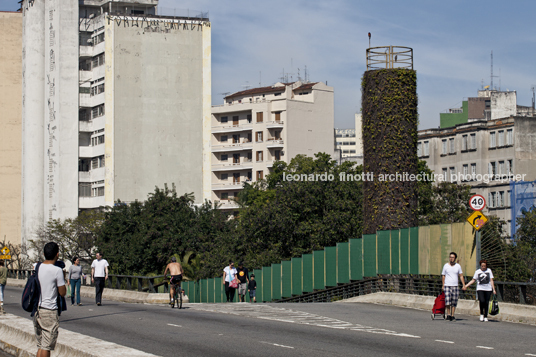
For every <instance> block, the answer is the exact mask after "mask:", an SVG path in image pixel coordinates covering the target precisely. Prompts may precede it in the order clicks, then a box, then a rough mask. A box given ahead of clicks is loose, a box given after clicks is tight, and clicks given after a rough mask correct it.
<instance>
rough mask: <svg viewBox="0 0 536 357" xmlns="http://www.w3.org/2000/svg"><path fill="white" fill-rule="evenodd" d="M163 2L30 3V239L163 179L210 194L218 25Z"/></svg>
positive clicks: (26, 180)
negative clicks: (161, 6)
mask: <svg viewBox="0 0 536 357" xmlns="http://www.w3.org/2000/svg"><path fill="white" fill-rule="evenodd" d="M157 5H158V0H120V1H117V0H114V1H111V0H31V1H30V0H24V1H22V3H21V7H22V11H23V15H24V16H23V53H24V57H23V102H24V106H23V113H22V117H23V143H22V145H23V162H22V194H23V199H22V237H23V239H28V238H30V237H31V235H32V234H33V231H34V230H35V228H36V227H37V226H38V225H39V224H42V223H44V222H46V221H47V220H49V219H55V218H66V217H75V216H76V215H77V214H78V213H79V212H80V211H81V210H87V209H95V208H99V207H102V206H112V205H113V204H114V202H115V201H117V200H121V201H123V202H130V201H134V200H145V199H146V198H147V195H148V193H150V192H153V191H154V188H155V186H158V187H161V188H162V187H163V186H164V184H168V185H169V186H171V185H172V184H175V185H176V187H177V191H178V193H179V194H183V193H186V192H193V193H194V195H195V197H196V202H202V201H203V199H204V198H210V146H209V145H210V118H211V116H210V105H211V92H210V91H211V28H210V22H209V20H208V18H207V16H203V15H200V16H197V17H195V18H194V17H187V16H185V17H179V16H159V15H156V14H158V9H157Z"/></svg>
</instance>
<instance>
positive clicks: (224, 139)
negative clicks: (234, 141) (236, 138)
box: [220, 135, 227, 143]
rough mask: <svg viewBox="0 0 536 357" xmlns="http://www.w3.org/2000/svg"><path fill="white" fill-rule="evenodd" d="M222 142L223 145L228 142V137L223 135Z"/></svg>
mask: <svg viewBox="0 0 536 357" xmlns="http://www.w3.org/2000/svg"><path fill="white" fill-rule="evenodd" d="M220 141H221V142H222V143H224V142H227V135H222V136H220Z"/></svg>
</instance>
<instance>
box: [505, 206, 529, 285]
mask: <svg viewBox="0 0 536 357" xmlns="http://www.w3.org/2000/svg"><path fill="white" fill-rule="evenodd" d="M516 224H517V229H516V236H515V242H514V244H512V245H511V246H510V247H509V251H508V253H509V256H508V278H509V279H511V280H510V281H521V282H534V281H536V207H532V208H531V209H530V210H528V211H524V212H523V215H522V216H521V217H518V218H517V220H516Z"/></svg>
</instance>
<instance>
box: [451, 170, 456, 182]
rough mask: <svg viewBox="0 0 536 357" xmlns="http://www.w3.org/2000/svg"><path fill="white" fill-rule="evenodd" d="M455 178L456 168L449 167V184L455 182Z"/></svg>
mask: <svg viewBox="0 0 536 357" xmlns="http://www.w3.org/2000/svg"><path fill="white" fill-rule="evenodd" d="M455 177H456V168H454V167H451V168H450V182H455V181H456V180H455V179H454V178H455Z"/></svg>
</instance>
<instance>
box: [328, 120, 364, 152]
mask: <svg viewBox="0 0 536 357" xmlns="http://www.w3.org/2000/svg"><path fill="white" fill-rule="evenodd" d="M361 123H362V116H361V114H360V113H356V114H355V127H354V128H355V129H337V128H335V154H336V155H337V151H338V155H339V157H341V158H342V159H347V158H363V133H362V132H361V131H362V125H361Z"/></svg>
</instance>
